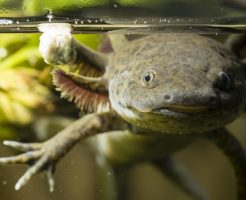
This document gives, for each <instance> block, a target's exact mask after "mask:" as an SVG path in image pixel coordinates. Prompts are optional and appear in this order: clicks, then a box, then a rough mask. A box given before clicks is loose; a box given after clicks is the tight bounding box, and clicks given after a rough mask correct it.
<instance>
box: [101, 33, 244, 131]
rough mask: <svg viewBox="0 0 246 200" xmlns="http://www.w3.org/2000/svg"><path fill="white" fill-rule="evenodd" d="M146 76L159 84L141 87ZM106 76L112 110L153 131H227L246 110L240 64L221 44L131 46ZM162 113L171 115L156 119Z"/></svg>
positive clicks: (145, 41) (193, 38)
mask: <svg viewBox="0 0 246 200" xmlns="http://www.w3.org/2000/svg"><path fill="white" fill-rule="evenodd" d="M149 41H151V43H150V42H149ZM129 55H131V56H129ZM148 71H154V73H155V78H154V80H153V81H152V83H150V84H149V85H148V86H143V83H142V82H143V76H144V75H145V74H146V73H147V72H148ZM221 72H225V73H227V74H228V75H229V76H230V78H231V83H230V86H229V87H230V88H228V89H223V88H222V89H221V88H220V83H219V82H220V81H221V80H219V74H220V73H221ZM105 76H106V78H107V79H108V80H109V91H110V92H109V97H110V101H111V104H112V107H113V108H114V109H115V110H116V111H117V112H118V113H119V114H120V116H121V117H123V118H124V119H125V120H127V121H129V122H130V123H133V124H137V125H138V126H141V127H143V128H147V129H151V130H156V131H164V132H168V133H174V134H175V133H197V132H206V131H210V130H214V129H217V128H220V127H223V126H224V125H226V124H228V123H229V122H231V121H232V120H234V119H235V118H236V117H238V115H239V114H241V113H242V112H243V110H244V109H245V103H246V102H245V101H244V99H245V97H246V96H245V95H246V84H245V83H246V82H245V81H246V79H245V72H244V69H243V67H242V66H241V64H240V62H239V60H237V59H236V57H235V56H234V55H233V54H231V52H229V51H228V50H226V49H225V47H223V46H222V45H221V44H219V43H217V42H215V41H214V40H212V39H208V38H205V37H201V36H197V35H192V34H163V35H151V36H147V37H146V38H145V37H144V38H142V39H139V40H136V41H135V42H134V41H133V42H131V43H130V44H129V45H125V46H124V47H122V48H121V49H120V50H119V51H117V53H115V54H114V55H113V56H112V59H111V60H110V63H109V66H108V68H107V71H106V74H105ZM222 84H223V83H222ZM121 91H124V92H121ZM162 107H165V108H167V109H168V108H170V110H166V111H165V113H163V115H161V114H155V113H153V110H154V109H158V108H162ZM178 109H179V110H180V112H175V110H178ZM128 111H129V113H130V112H132V113H133V115H134V117H132V116H130V115H129V113H128ZM193 111H194V112H193ZM160 115H161V116H160ZM151 119H152V120H151ZM153 121H154V122H153ZM150 123H152V124H150Z"/></svg>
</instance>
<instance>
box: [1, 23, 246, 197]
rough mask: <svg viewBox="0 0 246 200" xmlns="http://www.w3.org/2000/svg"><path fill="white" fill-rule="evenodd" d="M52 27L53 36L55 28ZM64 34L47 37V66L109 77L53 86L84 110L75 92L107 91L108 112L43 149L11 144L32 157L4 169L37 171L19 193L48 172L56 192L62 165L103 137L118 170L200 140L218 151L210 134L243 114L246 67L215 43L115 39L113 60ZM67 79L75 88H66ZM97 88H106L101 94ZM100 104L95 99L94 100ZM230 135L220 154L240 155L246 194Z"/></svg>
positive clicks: (106, 154) (173, 37)
mask: <svg viewBox="0 0 246 200" xmlns="http://www.w3.org/2000/svg"><path fill="white" fill-rule="evenodd" d="M58 26H59V25H58ZM47 27H49V28H48V29H50V25H47ZM65 28H68V30H67V31H64V33H57V32H56V31H53V32H51V31H49V30H48V29H46V31H44V34H43V36H42V37H41V44H40V49H41V52H42V54H43V56H44V58H45V60H46V62H49V63H51V64H52V63H54V64H57V63H58V64H68V65H69V66H71V69H70V70H71V71H72V72H73V70H74V69H75V68H74V66H77V65H78V64H80V63H81V62H84V63H86V64H88V65H90V66H91V67H92V68H94V69H96V70H99V71H104V72H105V73H104V74H103V75H102V76H101V77H96V78H95V77H89V78H86V77H85V76H84V75H85V74H82V75H83V76H77V77H76V79H75V76H74V75H71V74H66V75H63V74H62V73H60V74H58V79H57V77H54V79H55V81H54V83H55V84H56V85H57V86H58V88H59V87H60V90H61V92H62V93H63V94H64V95H63V96H67V97H68V98H69V99H71V100H73V99H74V101H75V102H76V103H78V101H79V100H81V99H82V103H81V102H80V103H81V104H80V105H86V102H84V101H83V98H81V96H79V95H80V94H78V92H77V91H81V92H83V94H85V95H88V94H89V96H90V97H91V98H92V99H93V93H100V91H105V90H107V94H108V96H109V97H108V98H109V104H110V106H109V107H108V108H110V109H109V110H107V111H105V110H104V111H103V113H94V114H90V115H86V116H85V117H83V118H82V119H79V120H78V121H77V122H75V123H74V124H72V125H70V126H69V127H67V128H66V129H64V130H63V131H62V132H61V133H59V134H58V135H56V136H55V137H53V138H51V139H49V140H48V141H46V142H44V143H40V144H39V143H33V144H23V143H18V142H12V141H6V142H5V144H6V145H8V146H11V147H13V148H16V149H19V150H22V151H25V152H26V153H24V154H22V155H19V156H13V157H7V158H0V164H15V163H29V162H30V161H32V162H33V163H34V165H33V166H31V167H30V169H29V170H28V171H27V172H26V173H25V174H24V176H23V177H21V179H20V180H19V181H18V183H17V184H16V189H17V190H18V189H20V188H21V187H22V186H23V185H25V184H26V183H27V182H28V180H29V179H30V178H31V177H32V176H33V175H35V174H37V173H38V172H40V171H43V170H47V171H48V173H47V174H48V180H49V185H50V189H51V191H52V190H53V188H54V181H53V178H52V173H53V168H54V166H55V164H56V162H57V161H58V160H59V159H60V158H61V157H62V156H63V155H64V154H65V153H66V152H68V151H69V150H70V149H71V148H72V147H73V145H74V144H75V143H77V142H78V141H79V140H81V139H85V138H87V137H91V136H94V135H96V134H99V133H107V134H101V135H100V136H97V137H96V140H95V141H94V142H96V143H93V144H94V147H96V149H97V151H98V155H100V157H103V158H105V159H106V160H107V162H108V163H110V164H112V165H115V164H117V165H119V164H126V163H132V162H136V161H140V160H146V159H150V160H156V159H157V158H163V156H164V155H167V154H170V153H172V152H173V151H175V150H177V149H180V148H181V147H183V146H185V145H187V144H189V143H190V142H192V141H194V140H195V139H196V138H197V137H199V136H207V135H209V138H210V139H211V140H213V139H214V140H215V142H216V143H219V142H218V137H215V138H214V137H213V134H212V132H213V131H215V132H214V133H215V134H217V135H219V134H218V133H217V132H221V131H220V130H219V129H220V128H222V127H223V126H224V125H226V124H228V123H230V122H231V121H233V120H234V119H235V118H237V117H238V116H239V115H240V114H241V113H243V111H244V110H245V106H246V101H245V99H246V73H245V69H244V66H243V64H242V63H240V60H239V59H238V58H237V57H236V56H235V55H234V54H233V53H232V52H230V51H229V50H227V49H226V48H225V47H224V46H223V45H221V44H220V43H218V42H216V41H213V40H212V39H209V38H205V37H202V36H198V35H193V34H159V35H155V34H153V35H149V36H145V37H143V38H140V39H136V40H133V41H131V42H129V41H127V40H126V38H124V37H120V38H121V39H119V40H118V41H121V43H117V37H116V36H111V42H112V45H113V48H114V52H113V53H111V54H108V55H107V56H106V55H103V54H101V53H97V52H94V51H92V50H90V49H88V48H87V47H84V46H82V45H80V44H79V43H78V42H76V41H75V40H74V39H73V38H72V36H71V34H70V32H69V25H66V27H65ZM54 29H55V28H54ZM47 30H48V31H47ZM58 36H59V37H58ZM63 51H65V52H64V54H62V53H61V52H63ZM67 51H69V52H67ZM81 73H82V70H81ZM146 73H147V74H150V73H151V76H152V78H151V81H149V80H147V81H146V80H145V76H146ZM221 73H222V74H223V77H224V78H223V79H222V78H221ZM225 74H226V75H225ZM59 76H61V77H62V79H59ZM64 77H65V78H64ZM66 78H69V79H70V80H72V81H74V82H71V81H66V80H67V79H66ZM56 79H57V80H56ZM78 79H80V80H79V83H78ZM68 82H69V84H68ZM59 84H60V85H59ZM76 84H77V85H76ZM78 85H79V86H78ZM92 85H93V87H92ZM95 85H100V87H104V88H103V89H101V90H100V91H99V90H97V88H95ZM80 87H81V88H80ZM69 95H70V96H69ZM71 95H72V97H71ZM73 95H74V96H73ZM103 95H105V92H104V94H103ZM78 96H79V98H78ZM101 97H102V96H100V95H99V96H96V98H94V99H93V100H95V101H97V100H98V99H100V98H101ZM103 99H104V100H105V96H104V98H103ZM87 103H88V102H87ZM88 105H89V104H88ZM81 108H82V109H85V107H84V108H83V106H82V107H81ZM198 133H199V134H198ZM222 133H223V132H222ZM211 134H212V135H211ZM222 135H223V134H222ZM225 135H226V140H223V143H219V145H218V146H219V147H220V148H221V149H223V150H224V151H225V153H226V154H227V155H228V156H229V157H231V156H232V155H234V154H237V153H238V152H240V156H239V157H237V158H238V160H239V161H238V162H239V163H240V164H238V163H237V162H235V159H231V160H233V162H232V164H233V165H234V167H235V168H236V169H235V171H236V175H237V178H238V180H239V181H238V183H239V184H240V186H243V187H244V186H245V185H246V183H245V180H246V179H244V177H246V174H245V168H246V157H245V154H244V153H243V150H242V148H241V147H240V145H239V143H238V142H237V141H236V140H235V139H234V138H233V137H232V136H230V135H229V134H225ZM230 142H231V143H230ZM228 145H229V146H230V145H231V146H230V148H228ZM232 147H233V148H232ZM234 147H235V148H234ZM167 160H168V159H167ZM166 164H167V165H168V163H166ZM238 166H240V167H239V168H238ZM172 169H173V171H172ZM172 169H170V168H169V169H168V170H169V172H170V173H171V174H172V175H171V178H172V179H173V180H174V181H175V182H177V180H178V184H179V185H180V186H181V187H182V188H183V189H184V190H185V191H186V192H187V193H189V194H191V195H193V197H195V198H196V199H200V200H205V199H207V198H206V197H205V196H204V195H203V194H201V192H200V191H198V190H196V189H195V188H196V187H193V186H194V185H195V184H193V185H192V181H191V182H190V181H188V182H189V183H187V181H186V179H185V178H183V177H186V178H187V176H183V172H180V171H179V170H178V169H179V168H175V167H174V168H172ZM170 170H171V171H170ZM164 171H165V170H164ZM241 180H243V181H241ZM243 187H239V189H238V193H239V195H238V197H239V199H245V198H246V194H245V192H244V190H243V189H242V188H243Z"/></svg>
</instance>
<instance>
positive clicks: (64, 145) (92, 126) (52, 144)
mask: <svg viewBox="0 0 246 200" xmlns="http://www.w3.org/2000/svg"><path fill="white" fill-rule="evenodd" d="M117 120H118V119H117V118H116V117H115V115H114V114H112V113H104V114H91V115H86V116H85V117H83V118H81V119H79V120H77V121H76V122H74V123H73V124H71V125H70V126H68V127H67V128H66V129H64V130H62V131H61V132H60V133H59V134H57V135H56V136H54V137H53V138H51V139H49V140H48V141H46V142H43V143H30V144H28V143H21V142H14V141H4V144H5V145H7V146H10V147H12V148H14V149H17V150H20V151H24V152H25V153H23V154H20V155H17V156H13V157H6V158H0V164H4V165H5V164H31V167H30V168H29V169H28V170H27V171H26V173H25V174H24V175H23V176H22V177H21V178H20V179H19V181H18V182H17V184H16V186H15V189H16V190H19V189H20V188H21V187H22V186H24V185H25V184H26V183H27V182H28V181H29V180H30V178H32V177H33V176H34V175H35V174H37V173H39V172H41V171H46V172H47V175H48V181H49V186H50V191H53V190H54V180H53V177H52V174H53V172H54V168H55V165H56V163H57V161H58V160H59V159H60V158H62V157H63V156H64V154H66V153H67V152H68V151H69V150H70V149H71V148H72V147H73V146H74V145H75V144H76V143H77V142H78V141H80V140H81V139H85V138H88V137H90V136H93V135H96V134H99V133H103V132H107V131H111V130H114V129H115V127H114V126H113V125H114V124H115V123H116V121H117ZM32 163H33V164H32Z"/></svg>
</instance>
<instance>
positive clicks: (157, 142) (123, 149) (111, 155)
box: [94, 131, 195, 165]
mask: <svg viewBox="0 0 246 200" xmlns="http://www.w3.org/2000/svg"><path fill="white" fill-rule="evenodd" d="M194 140H195V139H194V136H192V135H174V134H159V133H158V134H153V135H143V134H132V133H130V132H128V131H125V132H110V133H104V134H102V135H98V136H97V138H95V141H94V142H95V143H94V144H95V145H96V148H97V151H98V152H97V153H98V154H100V155H101V156H105V158H106V159H107V160H108V161H109V162H110V163H112V164H117V165H118V164H127V163H130V162H133V161H138V160H145V159H148V160H149V159H154V158H161V157H164V156H165V155H168V154H171V153H173V152H175V151H177V150H179V149H180V148H182V147H185V146H186V145H188V144H190V143H191V142H193V141H194Z"/></svg>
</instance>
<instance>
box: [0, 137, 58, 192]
mask: <svg viewBox="0 0 246 200" xmlns="http://www.w3.org/2000/svg"><path fill="white" fill-rule="evenodd" d="M3 143H4V145H6V146H10V147H12V148H14V149H16V150H19V151H23V152H25V153H23V154H20V155H16V156H12V157H3V158H0V164H4V165H5V164H28V165H30V167H29V169H28V170H27V171H26V172H25V174H24V175H23V176H22V177H21V178H20V179H19V181H18V182H17V183H16V185H15V189H16V190H19V189H20V188H21V187H22V186H24V185H25V184H26V183H27V182H28V181H29V180H30V179H31V178H32V177H33V176H34V175H35V174H37V173H39V172H41V171H46V174H47V178H48V182H49V189H50V191H51V192H52V191H54V183H55V182H54V179H53V172H54V169H55V160H56V157H57V152H55V151H53V150H52V148H51V143H50V142H49V141H48V142H44V143H29V144H28V143H21V142H15V141H8V140H6V141H4V142H3Z"/></svg>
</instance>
